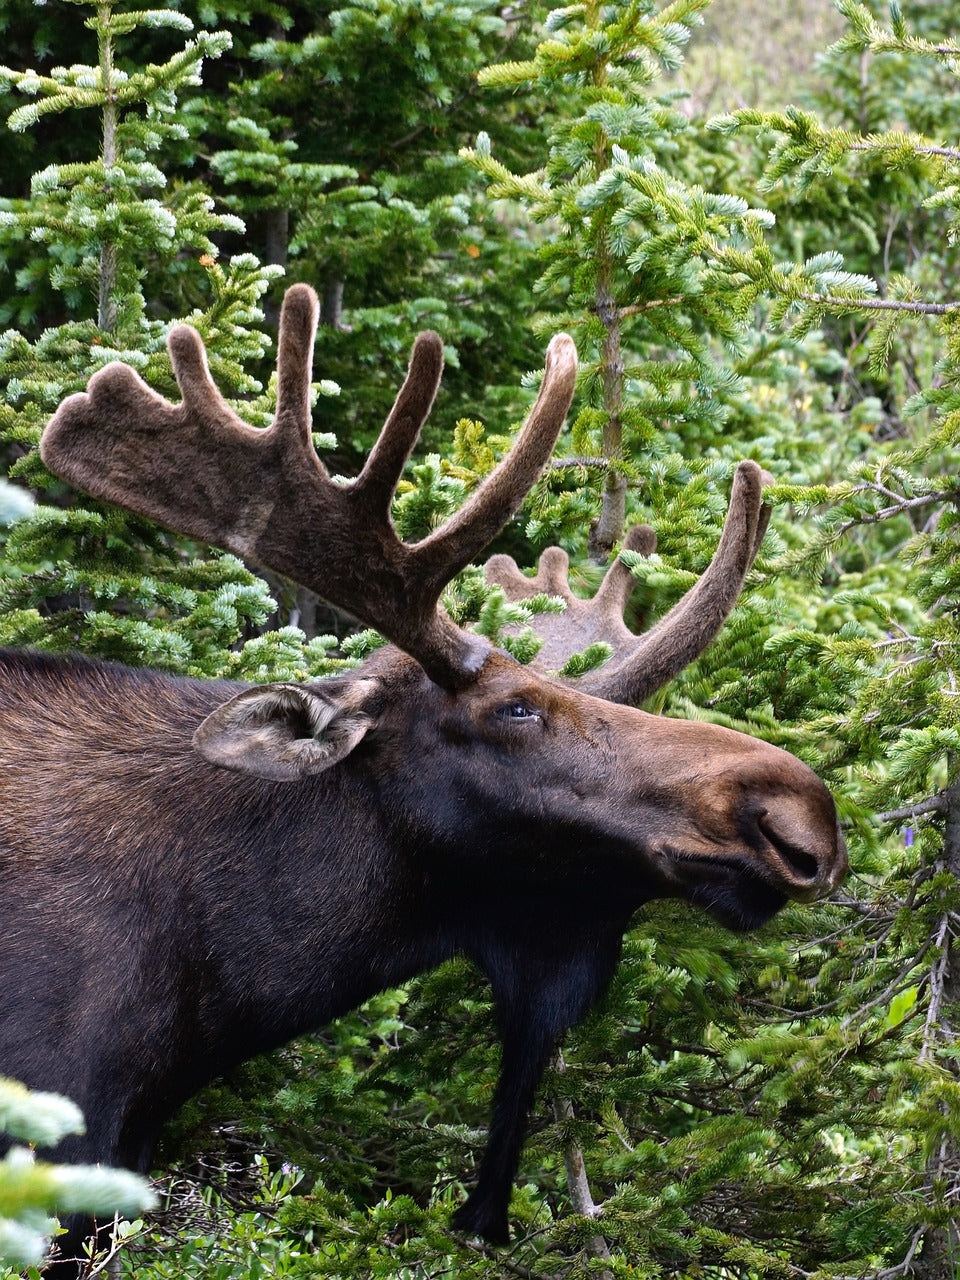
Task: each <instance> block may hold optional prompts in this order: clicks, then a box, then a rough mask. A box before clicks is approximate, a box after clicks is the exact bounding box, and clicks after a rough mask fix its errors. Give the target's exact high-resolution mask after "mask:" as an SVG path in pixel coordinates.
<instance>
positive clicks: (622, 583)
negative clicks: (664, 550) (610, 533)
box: [484, 524, 657, 692]
mask: <svg viewBox="0 0 960 1280" xmlns="http://www.w3.org/2000/svg"><path fill="white" fill-rule="evenodd" d="M656 545H657V536H656V534H655V533H654V532H653V530H652V529H651V528H650V526H649V525H645V524H637V525H634V526H633V527H632V528H631V529H629V530H628V531H627V535H626V537H625V538H624V542H623V546H624V550H627V551H639V552H640V554H641V555H649V554H650V553H651V552H652V551H653V549H654V547H655V546H656ZM569 567H570V558H569V556H568V555H567V553H566V552H565V551H564V550H562V549H561V548H560V547H547V549H546V551H544V552H543V554H542V555H541V557H540V562H539V564H538V566H537V572H536V573H535V574H534V576H533V577H532V578H528V577H527V576H526V574H524V573H522V572H521V571H520V570H519V569H518V568H517V564H516V561H515V560H514V559H513V557H512V556H507V555H497V556H491V557H490V559H489V560H488V561H487V563H486V565H485V566H484V573H485V575H486V579H487V582H489V583H490V584H491V586H499V587H502V588H503V590H504V591H505V592H506V595H507V598H508V599H509V600H527V599H529V598H530V597H531V596H535V595H539V594H540V593H545V594H547V595H551V596H559V597H560V599H561V600H563V602H564V604H565V605H566V608H565V609H564V611H563V613H552V614H550V613H547V614H542V615H541V616H540V617H538V618H537V619H536V621H535V623H534V624H533V625H534V630H535V631H536V633H537V635H538V636H539V637H540V639H541V640H542V641H543V645H542V647H541V649H540V651H539V653H538V654H537V656H536V658H534V660H533V662H532V664H531V665H532V666H533V667H535V668H536V669H537V670H541V671H558V670H559V669H560V668H561V667H562V666H563V665H564V663H565V662H566V661H567V659H568V658H569V657H570V655H571V654H573V653H578V652H579V651H581V650H583V649H585V648H586V647H587V645H590V644H593V643H595V642H596V641H598V640H602V641H605V642H606V643H608V644H611V645H612V646H613V647H614V651H615V655H616V656H619V655H620V654H621V653H622V652H623V651H624V650H625V649H627V648H629V646H630V645H631V644H636V642H637V637H636V636H635V635H634V634H633V632H632V631H630V629H629V628H628V627H627V625H626V623H625V622H624V620H623V610H624V606H625V605H626V602H627V598H628V596H629V594H630V591H631V589H632V587H633V585H634V579H633V577H632V575H631V573H630V570H629V569H628V568H627V566H626V565H625V564H624V563H623V561H622V560H620V558H619V557H618V558H617V559H616V560H614V562H613V564H612V565H611V566H610V568H609V569H608V570H607V572H606V574H605V575H604V579H603V582H602V583H601V584H600V587H599V589H598V590H597V592H596V594H595V595H594V596H593V598H592V599H587V600H584V599H582V598H581V597H580V596H575V595H574V594H573V592H572V591H571V590H570V581H569V576H568V574H569ZM588 680H589V675H584V676H579V677H577V678H576V681H575V683H576V686H577V688H586V687H587V682H588ZM588 692H593V690H592V689H590V690H588Z"/></svg>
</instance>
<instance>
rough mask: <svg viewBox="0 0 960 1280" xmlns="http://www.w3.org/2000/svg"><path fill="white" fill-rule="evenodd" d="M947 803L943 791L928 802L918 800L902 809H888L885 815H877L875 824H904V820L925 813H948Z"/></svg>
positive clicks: (931, 797)
mask: <svg viewBox="0 0 960 1280" xmlns="http://www.w3.org/2000/svg"><path fill="white" fill-rule="evenodd" d="M946 811H947V801H946V798H945V796H944V794H943V792H942V791H938V792H937V794H936V795H935V796H930V798H929V799H928V800H918V801H917V802H916V804H908V805H904V807H903V808H902V809H887V810H886V811H885V812H884V813H875V814H874V815H873V820H874V822H902V821H903V820H904V818H916V817H919V816H920V815H921V814H924V813H946Z"/></svg>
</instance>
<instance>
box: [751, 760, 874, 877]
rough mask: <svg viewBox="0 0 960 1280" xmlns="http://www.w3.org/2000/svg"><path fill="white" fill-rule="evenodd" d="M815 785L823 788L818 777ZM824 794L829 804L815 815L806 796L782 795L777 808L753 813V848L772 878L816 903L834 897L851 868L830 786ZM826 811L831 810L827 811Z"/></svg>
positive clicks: (823, 806)
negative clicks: (835, 891)
mask: <svg viewBox="0 0 960 1280" xmlns="http://www.w3.org/2000/svg"><path fill="white" fill-rule="evenodd" d="M816 782H817V786H818V788H820V787H822V786H823V784H822V783H820V781H819V779H816ZM823 791H824V793H825V800H826V802H827V803H826V804H822V803H818V804H816V806H815V812H814V813H811V812H810V808H811V806H810V804H809V800H808V799H807V798H806V797H801V796H783V797H779V798H778V803H777V804H776V805H775V806H763V807H761V808H759V809H756V810H754V812H753V814H752V815H751V825H752V826H753V828H754V831H753V832H752V833H750V834H751V835H752V838H750V844H751V845H752V846H753V847H754V849H756V851H757V854H758V856H759V857H760V859H761V864H762V866H763V868H764V870H765V871H766V873H767V875H768V876H769V877H770V878H772V879H773V880H774V881H775V882H776V883H777V886H778V888H780V889H782V891H783V892H784V893H786V894H787V895H788V896H789V897H790V898H793V899H794V901H797V902H815V901H817V899H819V898H824V897H826V896H827V895H828V894H830V893H832V892H833V891H834V889H836V888H837V886H838V885H839V884H840V883H841V882H842V880H843V878H844V877H845V876H846V874H847V870H848V867H849V863H848V861H847V847H846V844H845V843H844V840H843V836H842V835H841V832H840V824H839V823H838V822H837V819H836V814H835V811H834V805H833V799H832V797H830V795H829V793H827V792H826V788H823ZM817 799H818V800H820V799H821V797H817ZM825 809H829V812H828V813H826V812H822V810H825ZM748 838H749V836H748Z"/></svg>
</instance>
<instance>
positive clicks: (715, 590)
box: [486, 462, 770, 703]
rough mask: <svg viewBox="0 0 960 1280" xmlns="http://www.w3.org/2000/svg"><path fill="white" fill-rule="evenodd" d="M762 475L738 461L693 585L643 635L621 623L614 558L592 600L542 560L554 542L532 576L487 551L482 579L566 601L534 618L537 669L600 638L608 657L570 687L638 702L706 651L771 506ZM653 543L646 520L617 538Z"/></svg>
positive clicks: (622, 581) (623, 582) (625, 584)
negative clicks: (717, 530)
mask: <svg viewBox="0 0 960 1280" xmlns="http://www.w3.org/2000/svg"><path fill="white" fill-rule="evenodd" d="M767 479H769V477H768V476H767V475H766V473H765V472H764V471H762V470H761V469H760V467H758V466H757V464H756V463H755V462H741V463H740V464H739V465H738V467H737V470H736V473H735V475H734V482H733V489H732V491H731V494H730V506H729V509H728V511H727V518H726V520H725V521H724V525H723V533H722V534H721V536H720V542H719V544H718V546H717V550H716V552H715V553H714V557H713V560H712V561H711V563H710V565H709V567H708V568H707V570H706V572H705V573H704V574H703V575H702V577H701V578H700V580H699V581H698V582H697V583H696V584H695V586H693V587H691V588H690V590H689V591H688V592H687V593H686V594H685V595H684V596H683V597H682V598H681V599H680V600H679V601H677V603H676V604H675V605H674V606H673V608H672V609H671V610H670V611H669V612H668V613H666V614H665V615H664V616H663V617H662V618H661V619H660V621H659V622H658V623H657V624H656V625H655V626H654V627H653V628H651V630H650V631H648V632H647V633H646V634H645V635H642V636H636V635H634V634H633V633H632V632H631V631H630V630H629V629H628V628H627V626H626V624H625V623H624V621H623V609H624V606H625V605H626V602H627V599H628V597H629V594H630V589H631V587H632V583H633V579H632V577H631V574H630V571H629V569H628V568H627V566H626V565H625V564H624V563H623V562H622V561H621V560H619V558H618V559H617V560H616V561H614V563H613V564H612V565H611V566H610V568H609V569H608V570H607V573H606V576H605V577H604V580H603V582H602V583H601V585H600V588H599V590H598V591H597V593H596V595H595V596H594V597H593V599H591V600H581V599H578V598H577V597H576V596H574V595H573V593H572V592H571V591H570V588H569V585H568V584H567V582H566V581H564V582H562V583H559V584H558V583H557V579H556V573H557V570H558V569H559V567H560V560H559V557H557V558H556V560H552V559H551V560H548V557H551V556H555V554H556V551H557V550H558V549H557V548H551V549H550V550H548V551H545V552H544V553H543V555H542V556H541V558H540V569H539V570H538V572H537V575H536V577H534V578H527V577H525V576H524V575H523V574H522V573H520V571H519V569H517V567H516V565H515V564H514V562H513V561H512V560H510V559H509V557H507V556H494V557H493V558H492V559H491V560H490V561H489V562H488V564H487V570H486V572H487V580H488V581H489V582H492V583H495V584H498V585H500V586H502V587H503V588H504V590H505V591H506V592H507V595H508V597H509V598H510V599H512V600H518V599H524V598H526V597H528V596H531V595H535V594H536V593H537V592H538V591H549V592H550V593H551V594H552V595H559V596H561V597H562V598H563V599H564V600H565V602H566V606H567V607H566V609H565V611H564V612H563V613H562V614H557V615H545V616H544V617H542V618H538V619H537V622H536V631H537V633H538V635H540V636H541V637H542V638H543V640H544V644H543V648H542V649H541V650H540V652H539V654H538V655H537V658H536V665H537V666H538V667H540V668H546V669H552V670H559V668H560V667H562V666H563V664H564V662H565V661H566V660H567V658H568V657H569V656H570V655H571V654H572V653H576V652H577V651H578V650H582V649H584V648H585V647H586V646H587V645H588V644H590V643H592V642H594V641H597V640H604V641H607V642H608V643H610V644H612V645H613V648H614V653H613V656H612V658H611V659H610V660H609V661H608V662H607V663H605V664H604V665H603V666H602V667H599V668H598V669H596V670H595V671H590V672H587V673H586V674H585V675H583V676H580V677H577V678H576V681H575V683H576V687H577V688H578V689H583V690H584V691H585V692H587V693H591V694H594V695H595V696H597V697H600V698H605V699H606V700H607V701H608V702H623V703H638V702H642V701H643V699H644V698H647V697H649V695H650V694H651V693H653V692H654V691H655V690H657V689H659V688H661V687H662V686H663V685H664V684H666V683H667V681H668V680H671V679H672V678H673V677H674V676H675V675H677V674H678V673H679V672H680V671H682V670H683V668H684V667H685V666H686V665H687V664H688V663H689V662H692V661H693V659H694V658H696V657H697V656H698V655H699V654H701V653H702V652H703V651H704V649H706V647H707V645H708V644H709V643H710V641H711V640H712V639H713V638H714V636H715V635H716V634H717V632H718V631H719V630H720V628H721V626H722V625H723V623H724V621H725V619H726V617H727V615H728V614H729V613H730V610H731V609H732V608H733V606H734V605H735V604H736V602H737V599H738V597H739V595H740V591H741V589H742V587H743V582H744V579H745V578H746V576H747V573H748V572H749V569H750V566H751V565H752V564H753V561H754V559H755V557H756V555H757V552H758V551H759V549H760V543H761V542H762V541H763V535H764V533H765V532H766V528H767V524H768V522H769V519H770V509H769V507H766V506H764V505H763V502H762V489H763V485H764V483H765V481H766V480H767ZM655 547H656V535H655V534H654V532H653V530H652V529H650V528H649V527H648V526H646V525H635V526H634V527H633V528H632V529H631V530H630V531H629V532H628V534H627V537H626V539H625V541H624V549H625V550H629V551H637V552H639V553H640V554H641V555H650V554H651V553H652V552H653V550H654V548H655ZM560 554H561V555H563V554H564V553H562V552H561V553H560ZM565 559H566V557H565V556H564V560H565ZM564 567H565V566H564Z"/></svg>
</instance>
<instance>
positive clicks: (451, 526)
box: [411, 333, 577, 589]
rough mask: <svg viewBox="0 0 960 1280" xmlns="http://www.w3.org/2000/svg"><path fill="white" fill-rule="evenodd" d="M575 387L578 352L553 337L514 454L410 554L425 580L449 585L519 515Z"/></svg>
mask: <svg viewBox="0 0 960 1280" xmlns="http://www.w3.org/2000/svg"><path fill="white" fill-rule="evenodd" d="M576 381H577V349H576V347H575V346H574V345H573V339H572V338H570V337H568V336H567V334H565V333H558V334H557V335H556V336H555V337H554V338H552V339H551V341H550V345H549V347H548V348H547V355H546V361H545V363H544V371H543V381H542V382H541V384H540V394H539V395H538V396H537V399H536V403H535V404H534V406H533V408H532V409H531V410H530V413H529V414H528V415H527V420H526V422H525V423H524V426H523V430H522V431H521V432H520V435H519V436H518V437H517V439H516V441H515V442H514V445H513V448H512V449H511V450H510V452H509V453H508V454H507V456H506V457H505V458H504V459H503V461H502V462H501V463H500V465H499V466H498V467H497V468H496V469H495V470H494V471H492V472H491V473H490V475H488V476H487V477H486V479H485V480H484V481H483V483H482V484H481V485H480V486H479V487H478V489H477V490H476V492H475V493H474V494H473V495H472V497H471V498H470V499H469V500H468V501H467V502H465V503H464V505H463V506H462V507H461V508H460V510H459V511H458V512H456V514H455V515H453V516H451V518H450V519H449V520H448V521H447V522H446V524H445V525H443V526H442V527H441V528H439V529H437V530H435V531H434V532H433V533H431V534H429V535H428V536H427V537H426V538H424V539H423V541H422V542H418V543H416V545H415V546H414V547H412V548H411V558H412V559H413V560H415V562H416V563H417V565H418V572H422V573H423V574H424V575H425V577H426V578H427V579H428V580H430V581H433V582H434V583H437V582H442V583H446V582H449V581H450V579H451V578H452V577H453V576H454V574H457V573H459V572H460V570H461V569H462V568H463V567H464V566H465V565H467V564H469V563H470V561H471V560H472V559H474V557H475V556H477V555H479V553H480V552H481V551H482V550H483V548H484V547H485V546H486V545H487V543H488V542H489V541H490V540H491V538H493V537H495V536H496V534H497V533H499V531H500V530H501V529H502V528H503V526H504V525H505V524H506V523H507V521H508V520H509V519H510V518H511V516H513V515H514V514H515V513H516V511H518V510H519V508H520V505H521V503H522V502H523V499H524V498H525V497H526V495H527V493H528V492H529V491H530V488H531V486H532V485H533V484H534V483H535V482H536V480H537V478H538V477H539V475H540V472H541V471H542V470H543V467H544V464H545V463H546V461H547V459H548V458H549V457H550V454H551V453H552V452H553V447H554V445H555V444H556V442H557V437H558V436H559V434H560V428H561V427H562V426H563V422H564V419H565V418H566V416H567V410H568V409H569V408H570V402H571V400H572V399H573V393H574V389H575V387H576ZM441 589H442V586H441Z"/></svg>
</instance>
